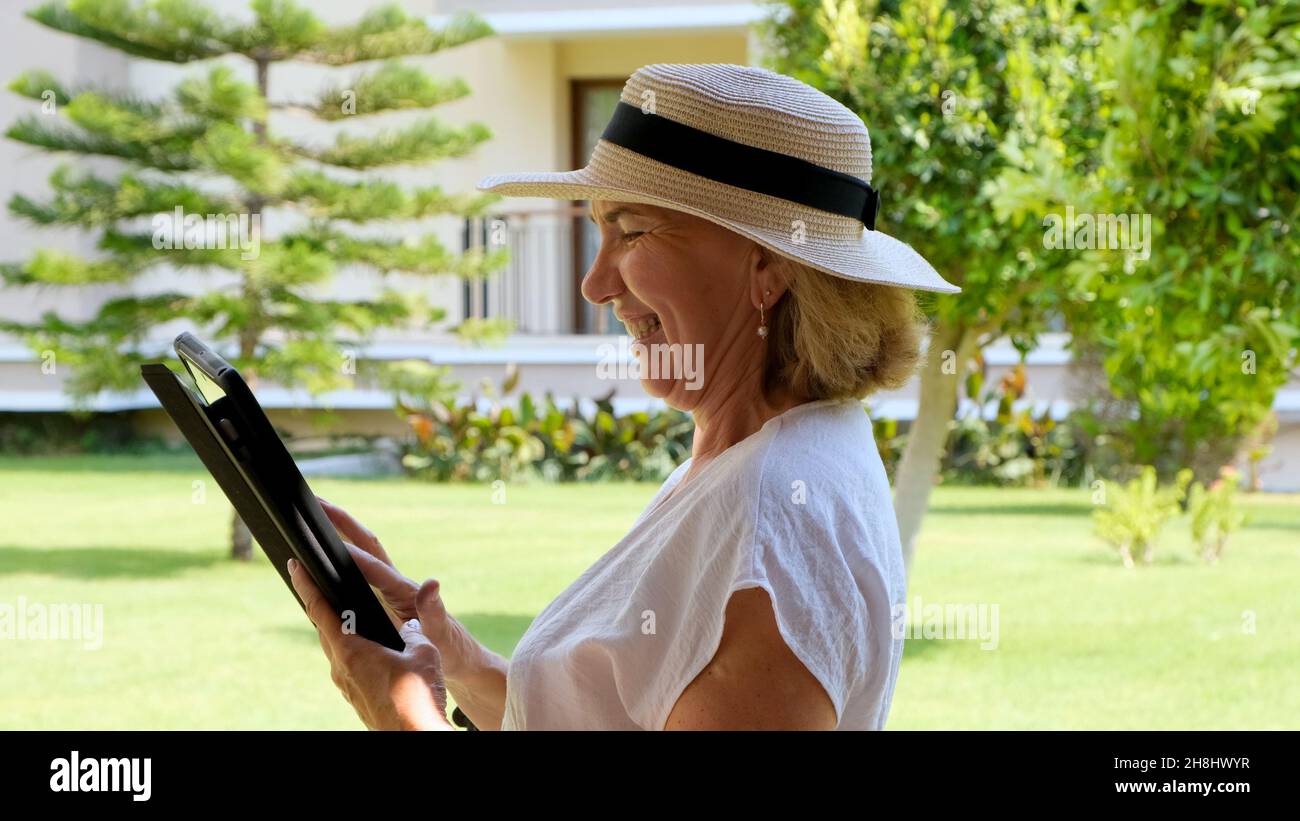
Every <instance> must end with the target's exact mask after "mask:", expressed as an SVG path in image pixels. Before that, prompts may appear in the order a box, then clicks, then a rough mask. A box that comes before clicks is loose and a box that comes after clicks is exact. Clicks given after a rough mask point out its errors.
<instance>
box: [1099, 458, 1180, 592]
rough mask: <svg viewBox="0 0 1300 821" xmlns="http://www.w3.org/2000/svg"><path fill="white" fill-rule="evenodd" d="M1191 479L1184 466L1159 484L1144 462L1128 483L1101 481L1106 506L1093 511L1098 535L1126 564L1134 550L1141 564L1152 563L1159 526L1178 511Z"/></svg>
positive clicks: (1152, 468) (1151, 468) (1125, 564)
mask: <svg viewBox="0 0 1300 821" xmlns="http://www.w3.org/2000/svg"><path fill="white" fill-rule="evenodd" d="M1191 480H1192V471H1190V470H1188V469H1183V470H1180V471H1179V472H1178V477H1177V479H1176V480H1175V482H1174V484H1173V485H1169V486H1165V487H1160V486H1159V485H1158V484H1157V480H1156V469H1155V468H1154V467H1153V466H1151V465H1147V466H1145V467H1143V468H1142V472H1141V474H1139V475H1138V477H1137V478H1136V479H1133V480H1131V481H1129V482H1128V483H1127V484H1123V485H1121V484H1116V483H1114V482H1106V483H1105V484H1104V491H1105V502H1106V506H1105V507H1104V508H1099V509H1097V510H1094V511H1093V512H1092V520H1093V524H1094V525H1095V526H1096V529H1097V535H1098V536H1100V537H1101V538H1102V539H1104V540H1105V541H1106V542H1108V543H1109V544H1111V545H1113V546H1114V547H1116V548H1118V549H1119V554H1120V557H1121V558H1122V559H1123V560H1124V566H1125V567H1133V554H1134V553H1135V552H1137V551H1141V552H1142V563H1143V564H1151V561H1152V559H1153V558H1154V556H1155V546H1156V540H1157V538H1158V537H1159V535H1160V530H1161V528H1163V527H1164V524H1165V522H1166V521H1167V520H1168V519H1169V518H1170V517H1172V516H1174V515H1176V514H1177V513H1178V512H1179V511H1180V507H1179V504H1180V503H1181V502H1182V500H1183V498H1184V496H1185V495H1186V492H1187V485H1188V483H1189V482H1191Z"/></svg>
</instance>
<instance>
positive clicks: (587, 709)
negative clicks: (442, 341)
mask: <svg viewBox="0 0 1300 821" xmlns="http://www.w3.org/2000/svg"><path fill="white" fill-rule="evenodd" d="M690 461H691V460H690V459H687V460H686V462H684V463H683V464H682V465H681V466H679V467H678V468H677V470H676V471H674V472H673V474H672V475H671V476H669V477H668V479H667V480H666V481H665V482H664V484H663V486H662V487H660V488H659V491H658V493H656V495H655V497H654V499H652V500H651V502H650V504H649V505H648V506H647V507H646V509H645V511H643V512H642V513H641V515H640V517H639V518H638V519H637V520H636V522H635V523H634V524H633V525H632V528H631V530H629V531H628V533H627V535H626V536H624V537H623V540H622V541H620V542H619V543H618V544H616V545H614V547H613V549H611V550H610V551H609V552H608V553H606V554H605V555H604V556H602V557H600V559H598V560H597V561H596V563H595V564H593V565H592V566H591V567H590V568H588V569H587V570H586V571H585V572H583V573H582V575H581V576H579V577H578V579H577V580H576V581H574V582H573V584H571V585H569V587H568V588H567V589H565V590H564V592H562V593H561V594H560V595H559V597H558V598H556V599H555V601H553V602H551V603H550V604H549V605H547V607H546V609H544V610H543V611H542V612H541V613H540V614H539V615H538V616H537V618H536V619H535V620H534V621H533V623H532V624H531V625H530V626H529V628H528V630H527V631H526V632H525V633H524V635H523V637H522V638H521V639H520V640H519V644H518V646H516V647H515V651H514V654H513V656H512V658H511V660H510V666H509V670H508V674H507V678H506V707H505V716H504V719H503V721H502V725H501V729H503V730H562V729H606V730H634V729H645V730H661V729H663V727H664V724H665V723H666V722H667V719H668V715H669V713H670V712H671V711H672V709H673V706H674V705H675V704H676V703H677V699H678V698H679V697H680V696H681V694H682V691H683V690H684V689H686V686H687V685H689V684H690V683H691V682H692V681H693V680H694V679H695V677H696V676H697V675H698V674H699V673H700V671H701V670H703V669H704V667H705V666H706V665H707V664H708V663H709V662H710V661H711V660H712V659H713V656H714V654H715V653H716V651H717V648H718V645H719V642H720V640H721V637H722V629H723V621H724V615H725V611H726V606H727V602H728V600H729V599H730V598H731V594H732V593H734V592H736V591H737V590H743V589H745V588H750V587H762V588H764V589H765V590H767V592H768V595H769V596H770V598H771V601H772V607H773V610H774V612H775V615H776V621H777V625H778V627H779V629H780V631H781V635H782V636H783V637H784V638H785V640H786V643H787V644H788V645H789V646H790V649H791V650H792V651H793V652H794V653H795V655H796V656H797V657H798V658H799V659H800V660H801V661H802V662H803V664H804V666H806V667H807V668H808V670H809V671H810V672H811V673H812V674H813V675H814V676H815V677H816V678H817V680H818V681H820V682H821V684H822V686H823V687H824V688H825V689H826V693H827V694H828V695H829V696H830V699H831V701H832V702H833V703H834V705H835V714H836V718H837V726H836V729H839V730H879V729H883V728H884V726H885V719H886V717H887V716H888V715H889V706H890V701H891V699H892V697H893V692H894V682H895V679H896V678H897V677H898V666H899V662H900V660H901V658H902V653H903V638H902V633H901V631H898V632H897V635H896V634H895V633H896V631H894V630H893V629H891V626H892V623H893V615H894V613H895V612H896V611H901V608H902V605H903V602H904V598H905V595H906V590H905V587H906V583H905V579H904V571H903V560H902V551H901V548H900V545H899V539H898V526H897V523H896V520H895V518H894V509H893V505H892V503H891V500H890V493H889V482H888V480H887V479H886V476H885V470H884V466H883V465H882V464H881V461H880V455H879V454H878V452H877V451H876V446H875V441H874V439H873V437H872V432H871V423H870V420H869V419H868V417H867V414H866V413H865V411H864V408H863V406H862V403H861V402H859V401H858V400H856V399H848V400H822V401H818V402H810V403H806V404H803V405H798V406H796V407H794V408H791V409H790V410H788V411H786V412H784V413H782V414H781V415H779V416H776V417H774V418H772V419H770V420H768V421H767V423H766V424H764V425H763V427H762V428H761V429H760V430H759V431H757V432H755V433H754V434H752V435H750V436H748V437H747V438H745V439H743V440H741V441H740V442H738V443H736V444H735V445H733V446H731V447H729V448H727V449H726V450H725V451H723V452H722V453H721V454H719V455H718V456H716V457H715V458H714V459H713V461H711V462H710V463H708V464H707V465H705V466H704V467H703V468H702V469H701V471H700V472H699V473H698V474H697V475H696V476H695V477H693V478H692V479H691V480H690V481H689V482H687V483H686V484H684V485H682V487H681V490H680V491H679V492H678V493H675V494H672V495H671V496H669V493H670V492H671V491H672V489H673V488H674V487H676V485H677V483H678V482H679V481H680V480H681V478H682V476H683V475H684V474H685V473H686V471H687V470H688V469H689V467H690Z"/></svg>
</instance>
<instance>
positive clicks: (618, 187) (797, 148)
mask: <svg viewBox="0 0 1300 821" xmlns="http://www.w3.org/2000/svg"><path fill="white" fill-rule="evenodd" d="M622 100H623V101H624V102H626V103H629V104H631V105H634V106H636V107H638V108H640V109H642V110H643V111H649V112H653V113H655V114H658V115H659V116H661V117H667V118H668V119H671V120H675V121H677V122H680V123H684V124H686V125H689V126H691V127H693V128H697V129H699V130H701V131H706V132H709V133H711V134H716V135H718V136H720V137H725V138H726V139H729V140H733V141H735V142H740V143H744V144H746V145H751V146H755V147H758V148H763V149H767V150H769V151H777V152H780V153H782V154H787V155H790V156H793V157H799V158H801V159H804V160H807V161H809V162H812V163H816V164H817V165H821V166H823V167H826V168H830V169H833V170H835V171H840V172H843V173H846V174H852V175H854V176H857V177H860V178H862V179H863V180H866V181H867V182H870V181H871V174H872V167H871V138H870V136H869V135H868V133H867V129H866V126H865V125H863V123H862V120H861V119H859V118H858V117H857V115H855V114H854V113H853V112H851V111H849V110H848V109H847V108H845V107H844V106H843V105H841V104H840V103H838V102H836V101H835V100H833V99H831V98H830V97H828V96H826V95H825V94H823V93H822V92H820V91H818V90H816V89H814V88H812V87H811V86H808V85H806V84H804V83H801V82H799V81H798V80H795V79H792V78H790V77H786V76H784V75H781V74H777V73H775V72H771V71H768V70H766V69H762V68H756V67H753V66H736V65H726V64H658V65H649V66H645V67H643V68H641V69H638V70H637V72H636V73H635V74H633V75H632V76H631V77H630V78H629V79H628V81H627V84H626V85H625V86H624V87H623V93H622ZM478 188H479V189H480V190H485V191H494V192H496V193H499V194H504V195H507V196H521V197H549V198H553V199H566V200H567V199H573V200H618V201H622V202H641V203H649V204H652V205H660V206H663V207H666V208H673V209H677V210H679V211H685V212H687V213H691V214H695V215H696V216H699V217H702V218H704V219H707V220H710V221H712V222H714V223H717V224H718V225H721V226H723V227H725V228H729V229H731V230H733V231H736V232H737V233H739V234H742V235H744V236H746V237H749V238H750V239H752V240H754V241H755V242H758V243H760V244H762V245H764V246H766V247H767V248H769V249H771V250H772V251H775V252H776V253H779V254H783V255H785V256H787V257H791V258H793V259H795V260H798V261H800V262H804V263H806V264H808V265H810V266H812V267H813V268H816V269H818V270H820V271H824V272H825V273H828V274H832V275H834V276H840V277H844V278H846V279H853V280H859V281H863V282H875V283H880V284H884V285H895V286H899V287H906V288H913V289H916V290H922V291H937V292H941V293H956V292H958V291H959V290H960V289H958V288H957V287H956V286H953V285H951V284H950V283H948V282H946V281H945V280H944V279H943V278H942V277H941V276H940V275H939V274H938V272H936V271H935V270H934V268H933V266H931V265H930V263H928V262H927V261H926V260H925V259H924V258H923V257H922V256H921V255H920V254H918V253H917V252H916V251H915V250H913V249H912V248H911V247H910V246H908V245H907V244H905V243H903V242H900V241H898V240H896V239H894V238H893V237H890V236H888V235H887V234H884V233H882V232H880V231H869V230H866V229H864V228H863V226H862V223H861V222H859V221H858V220H856V219H853V218H852V217H844V216H840V215H838V214H833V213H830V212H828V211H822V210H820V209H817V208H812V207H809V206H806V205H800V204H799V203H795V202H790V201H789V200H784V199H780V198H777V197H772V196H768V195H766V194H758V193H755V192H753V191H748V190H745V189H743V188H736V187H734V186H731V185H726V184H725V183H719V182H715V181H713V180H710V179H707V178H705V177H701V176H698V175H696V174H692V173H690V172H687V171H682V170H680V169H677V168H674V167H672V166H670V165H666V164H664V163H661V162H658V161H656V160H652V159H649V158H648V157H644V156H642V155H640V154H637V153H635V152H633V151H629V150H628V149H625V148H623V147H622V146H618V145H614V144H612V143H609V142H606V141H605V140H598V141H597V143H596V147H595V150H594V151H593V152H592V156H591V159H590V161H589V162H588V163H587V165H586V167H584V168H581V169H578V170H576V171H563V172H532V173H529V172H524V173H516V174H499V175H493V176H490V177H485V178H484V179H482V180H480V181H479V183H478ZM888 195H889V192H888V191H884V192H882V200H883V201H884V202H888Z"/></svg>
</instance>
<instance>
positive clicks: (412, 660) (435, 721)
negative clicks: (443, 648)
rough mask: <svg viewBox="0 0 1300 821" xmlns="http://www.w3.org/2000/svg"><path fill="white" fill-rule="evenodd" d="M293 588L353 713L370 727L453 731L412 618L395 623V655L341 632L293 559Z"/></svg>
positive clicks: (428, 648)
mask: <svg viewBox="0 0 1300 821" xmlns="http://www.w3.org/2000/svg"><path fill="white" fill-rule="evenodd" d="M289 577H290V579H291V580H292V581H293V588H294V590H296V591H298V596H299V598H301V599H302V603H303V605H304V606H306V608H307V616H308V617H309V618H310V619H311V621H312V624H314V625H316V632H317V634H318V635H319V637H320V645H321V649H323V650H324V651H325V657H326V658H328V659H329V662H330V676H331V678H333V679H334V684H335V685H337V686H338V688H339V690H341V691H342V692H343V697H344V698H346V699H347V700H348V703H349V704H351V705H352V709H354V710H356V712H357V716H359V717H360V718H361V721H362V722H363V723H365V725H366V726H367V727H369V728H370V729H372V730H454V729H455V728H454V727H452V726H451V724H449V723H448V722H447V688H446V686H445V684H444V682H443V677H442V662H441V659H440V658H439V653H438V648H437V647H435V646H434V645H433V643H432V642H431V641H429V639H428V637H427V636H425V635H424V633H423V632H422V631H421V629H420V623H419V622H418V621H415V620H414V619H412V620H410V621H407V622H406V623H404V624H403V625H402V626H401V633H402V639H403V640H405V642H406V649H405V650H403V651H402V652H400V653H398V652H397V651H395V650H389V649H388V648H387V647H384V646H383V645H381V644H376V643H375V642H373V641H370V640H369V639H365V638H362V637H361V636H359V635H356V634H355V633H345V632H344V631H343V623H342V621H340V619H339V616H338V614H337V613H335V612H334V609H333V608H332V607H330V605H329V602H327V601H325V597H324V596H322V595H321V592H320V589H319V588H318V587H316V584H315V583H314V582H313V581H312V580H311V577H310V576H309V575H308V574H307V573H306V572H304V571H303V569H302V566H301V565H300V564H299V563H298V562H297V560H295V559H290V560H289Z"/></svg>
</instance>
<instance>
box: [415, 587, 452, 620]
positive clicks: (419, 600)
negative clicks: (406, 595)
mask: <svg viewBox="0 0 1300 821" xmlns="http://www.w3.org/2000/svg"><path fill="white" fill-rule="evenodd" d="M440 587H441V586H440V585H439V584H438V580H437V579H429V580H428V581H426V582H425V583H424V584H422V585H420V589H419V590H418V591H417V592H416V594H415V611H416V612H417V613H418V614H419V615H420V621H422V622H424V623H425V624H426V625H441V623H442V621H443V619H445V618H446V616H447V610H446V608H444V607H443V606H442V596H440V595H438V590H439V588H440Z"/></svg>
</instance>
